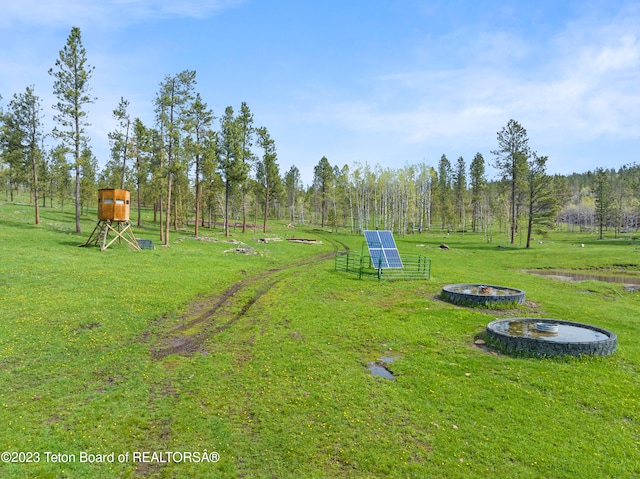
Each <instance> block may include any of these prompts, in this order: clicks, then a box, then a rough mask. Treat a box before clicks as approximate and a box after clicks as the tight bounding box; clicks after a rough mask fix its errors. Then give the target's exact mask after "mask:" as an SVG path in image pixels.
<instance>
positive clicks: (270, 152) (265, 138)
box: [256, 127, 280, 233]
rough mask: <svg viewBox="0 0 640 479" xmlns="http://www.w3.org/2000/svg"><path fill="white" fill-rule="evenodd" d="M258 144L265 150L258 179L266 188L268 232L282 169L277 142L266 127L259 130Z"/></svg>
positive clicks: (265, 200)
mask: <svg viewBox="0 0 640 479" xmlns="http://www.w3.org/2000/svg"><path fill="white" fill-rule="evenodd" d="M256 131H257V133H258V144H259V145H260V147H261V148H262V150H263V152H264V153H263V155H262V161H260V162H259V163H258V173H257V174H256V176H257V178H258V181H259V182H260V183H261V185H262V186H263V188H264V219H263V223H262V232H263V233H266V232H267V218H268V216H269V200H270V199H271V198H272V197H273V196H274V195H275V194H276V193H278V191H279V189H280V169H279V167H278V163H277V160H278V155H277V154H276V144H275V142H274V141H273V138H271V136H270V135H269V132H268V131H267V129H266V128H265V127H260V128H258V129H257V130H256Z"/></svg>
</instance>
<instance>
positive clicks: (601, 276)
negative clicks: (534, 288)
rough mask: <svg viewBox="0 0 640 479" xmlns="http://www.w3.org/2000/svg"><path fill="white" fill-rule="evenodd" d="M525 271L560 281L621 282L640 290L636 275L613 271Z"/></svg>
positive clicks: (638, 279) (630, 287) (639, 280)
mask: <svg viewBox="0 0 640 479" xmlns="http://www.w3.org/2000/svg"><path fill="white" fill-rule="evenodd" d="M525 273H529V274H535V275H537V276H545V277H547V278H553V279H558V280H561V281H571V282H574V283H579V282H581V281H604V282H607V283H616V284H621V285H623V286H626V287H627V288H629V289H633V290H636V291H638V290H640V277H638V276H625V275H621V274H620V275H618V274H613V273H609V274H605V273H589V272H586V271H584V270H561V269H556V270H554V269H528V270H525Z"/></svg>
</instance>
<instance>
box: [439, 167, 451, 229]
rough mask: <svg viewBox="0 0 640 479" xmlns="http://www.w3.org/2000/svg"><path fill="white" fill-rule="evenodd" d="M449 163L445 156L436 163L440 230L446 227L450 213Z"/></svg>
mask: <svg viewBox="0 0 640 479" xmlns="http://www.w3.org/2000/svg"><path fill="white" fill-rule="evenodd" d="M451 176H452V170H451V162H450V161H449V159H448V158H447V156H446V155H442V156H441V157H440V161H439V162H438V207H439V208H440V217H441V218H442V229H444V227H445V226H446V225H447V222H448V219H449V214H450V212H451Z"/></svg>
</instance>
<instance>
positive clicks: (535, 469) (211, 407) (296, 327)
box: [0, 202, 640, 479]
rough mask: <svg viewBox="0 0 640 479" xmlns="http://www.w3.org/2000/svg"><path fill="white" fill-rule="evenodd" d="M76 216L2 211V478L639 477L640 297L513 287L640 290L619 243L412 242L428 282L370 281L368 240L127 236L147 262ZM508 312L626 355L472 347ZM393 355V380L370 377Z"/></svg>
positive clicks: (631, 252) (442, 238) (562, 239)
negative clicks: (580, 332)
mask: <svg viewBox="0 0 640 479" xmlns="http://www.w3.org/2000/svg"><path fill="white" fill-rule="evenodd" d="M68 210H69V211H68V212H65V213H61V212H60V211H59V210H54V209H50V208H44V209H42V210H41V214H42V219H41V223H42V224H41V225H40V226H35V225H34V224H33V208H32V207H30V206H29V205H26V204H18V203H9V202H0V424H1V425H2V427H0V453H2V456H1V458H2V461H1V462H0V477H3V478H4V477H6V478H74V479H75V478H113V477H119V478H147V477H148V478H194V477H207V478H225V479H227V478H229V479H231V478H278V479H294V478H295V479H301V478H303V479H304V478H362V479H364V478H442V479H450V478H465V479H467V478H487V477H494V478H510V479H516V478H532V479H533V478H536V479H537V478H547V479H549V478H557V479H561V478H567V479H568V478H576V479H578V478H579V479H588V478H594V479H601V478H635V477H640V453H639V451H640V344H639V342H640V327H639V324H640V322H639V318H638V316H639V314H640V292H630V291H627V290H625V289H624V288H623V287H622V286H620V285H617V284H612V283H604V282H600V281H586V282H582V283H569V282H563V281H558V280H553V279H549V278H544V277H540V276H534V275H531V274H528V273H526V272H524V271H523V270H526V269H535V268H581V269H600V270H614V271H616V272H618V273H620V272H624V273H625V274H627V275H633V276H640V242H639V241H635V240H634V239H633V238H631V237H630V236H627V237H624V238H620V239H612V238H608V239H605V240H598V239H597V236H596V235H589V234H578V233H574V234H569V233H561V232H551V233H549V235H548V237H546V238H544V239H543V241H542V243H539V242H537V241H536V242H535V244H534V245H533V248H532V249H531V250H526V249H524V248H523V247H521V246H508V245H507V244H506V241H507V240H506V236H495V235H494V241H493V242H492V243H487V242H486V241H484V240H483V238H482V237H481V236H480V235H475V234H471V233H466V234H464V235H463V234H460V233H458V234H451V235H450V236H448V237H447V236H446V234H443V233H441V232H439V231H435V232H430V233H426V234H420V235H408V236H406V237H402V238H396V241H397V243H398V247H399V250H400V253H401V255H402V254H403V253H405V254H416V253H420V254H424V255H426V256H428V257H430V258H431V259H432V272H431V279H430V280H429V281H393V282H391V281H382V282H380V281H378V280H377V279H373V278H365V279H362V280H358V279H357V277H356V276H354V275H350V274H346V273H342V272H337V271H335V270H334V261H333V255H334V253H335V252H336V251H342V250H343V249H344V248H345V247H349V248H350V249H351V251H353V252H357V253H359V252H360V251H361V248H362V240H363V238H362V236H361V235H351V234H348V233H346V232H345V233H340V232H339V233H330V232H329V231H320V230H318V229H314V228H313V227H308V228H304V227H298V228H296V229H295V230H292V229H289V228H287V227H286V226H285V225H284V224H278V223H276V222H274V223H273V224H271V225H270V230H269V232H268V233H267V234H263V233H261V232H260V231H258V232H255V233H254V232H253V231H250V232H248V233H246V234H244V235H243V234H242V233H240V231H239V230H238V231H235V232H232V233H233V234H232V236H231V237H230V238H225V237H224V236H223V234H222V232H221V229H220V228H217V229H212V230H210V229H207V228H203V229H201V237H200V238H195V237H194V236H193V233H192V231H187V230H184V231H178V232H172V234H171V245H170V247H169V248H164V247H161V246H160V242H159V241H158V232H157V227H156V226H154V225H153V224H152V223H151V222H150V221H147V222H146V223H145V225H144V226H143V227H141V228H138V227H135V226H134V231H135V233H136V236H138V237H140V238H146V239H152V240H154V242H155V243H156V247H155V249H153V250H143V251H134V250H133V249H131V248H129V247H128V246H126V245H125V244H122V245H118V244H115V245H113V246H111V247H110V248H109V249H107V250H106V251H104V252H101V251H100V248H99V247H96V246H91V247H86V248H79V247H77V246H78V245H79V244H82V243H84V242H85V241H86V239H87V238H88V237H89V234H90V233H91V231H92V229H93V227H94V226H95V222H96V219H95V216H94V214H92V215H88V216H85V217H83V223H82V224H83V233H82V234H81V235H77V234H75V224H74V218H73V213H72V212H71V208H68ZM291 236H296V237H302V238H312V239H317V240H320V241H322V244H301V243H293V242H289V241H286V240H284V238H287V237H291ZM263 238H267V239H268V241H266V242H262V241H259V240H260V239H263ZM278 239H280V241H278ZM229 240H234V241H240V242H242V243H243V244H244V245H246V246H247V247H249V248H251V249H252V250H253V253H254V254H242V253H236V252H234V251H229V250H233V249H235V248H236V247H238V244H236V243H230V242H229ZM441 242H446V243H447V244H448V245H449V246H450V248H451V249H450V250H448V251H446V250H441V249H440V248H438V245H439V244H440V243H441ZM498 245H503V246H505V247H504V248H498V247H497V246H498ZM582 245H584V247H582ZM449 283H487V284H494V285H503V286H511V287H515V288H519V289H523V290H525V291H526V293H527V303H526V304H525V305H523V306H521V307H518V308H517V309H512V310H503V309H497V310H490V309H483V308H475V309H472V308H465V307H457V306H453V305H451V304H447V303H445V302H443V301H441V300H440V299H439V293H440V290H441V288H442V286H443V285H445V284H449ZM509 316H525V317H548V318H558V319H567V320H573V321H579V322H583V323H590V324H595V325H598V326H601V327H604V328H607V329H610V330H612V331H614V332H615V333H617V335H618V349H617V351H616V352H615V353H614V354H613V355H612V356H609V357H581V358H546V359H542V358H532V357H525V356H511V355H505V354H501V353H498V352H496V351H492V350H490V349H488V348H483V347H479V346H477V345H475V344H474V339H475V338H477V337H479V336H481V335H482V334H483V331H484V328H485V326H486V324H487V323H488V322H490V321H492V320H493V319H495V318H497V317H509ZM383 356H391V357H394V358H395V359H394V361H393V362H392V363H391V364H390V365H389V369H391V370H392V371H393V373H394V375H395V376H396V379H395V380H388V379H384V378H380V377H376V376H373V375H372V374H371V373H370V372H369V370H368V369H367V367H366V366H367V364H368V363H369V362H371V361H375V360H377V359H379V358H381V357H383ZM205 451H206V454H205ZM214 452H215V453H216V454H212V453H214ZM7 453H8V454H7ZM21 453H22V454H21ZM143 453H144V454H143ZM204 457H206V458H207V459H208V460H203V458H204ZM100 461H102V462H100Z"/></svg>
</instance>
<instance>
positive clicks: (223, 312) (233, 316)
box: [134, 238, 349, 477]
mask: <svg viewBox="0 0 640 479" xmlns="http://www.w3.org/2000/svg"><path fill="white" fill-rule="evenodd" d="M327 242H328V243H331V244H332V245H333V249H334V251H333V252H331V253H322V254H319V255H316V256H312V257H307V258H304V259H302V260H300V261H297V262H294V263H291V264H288V265H284V266H282V267H280V268H275V269H271V270H268V271H264V272H262V273H259V274H256V275H253V276H249V277H245V278H243V279H242V280H240V281H238V282H236V283H234V284H232V285H231V286H229V287H228V288H227V289H225V290H224V291H222V292H220V293H218V294H213V295H211V296H208V297H206V298H203V299H200V300H198V301H195V302H194V303H193V304H192V305H191V306H190V307H189V310H188V311H187V312H186V313H185V314H183V315H182V316H181V317H180V318H179V319H178V321H179V322H180V324H178V325H176V326H174V327H172V328H169V330H168V331H165V332H162V333H154V332H153V331H152V330H150V329H147V330H145V331H143V333H142V338H141V341H143V342H150V343H151V345H150V352H151V355H152V357H153V358H154V359H156V360H162V359H163V358H166V357H167V356H169V355H171V354H180V355H185V356H190V355H192V354H194V353H196V352H198V351H200V352H203V353H205V350H204V346H205V343H206V342H207V341H208V340H209V339H210V338H211V337H212V336H213V335H215V334H217V333H220V332H222V331H225V330H227V329H228V328H229V327H231V326H232V325H234V324H235V323H237V322H238V321H239V320H240V319H242V318H243V317H244V316H245V315H246V313H247V312H248V311H249V310H250V309H251V308H252V306H253V305H254V304H255V303H256V302H257V301H258V300H259V299H260V298H261V297H262V296H263V295H264V294H266V293H268V292H269V291H270V290H271V288H273V287H274V286H275V285H276V284H277V283H279V282H280V281H282V280H283V279H285V278H286V277H287V276H289V274H290V270H291V269H295V268H301V267H305V266H309V265H314V264H319V263H321V262H323V261H326V260H329V259H331V258H333V257H334V255H335V253H336V252H337V251H338V250H340V249H345V250H348V249H349V248H348V247H347V246H346V245H345V244H344V243H341V242H339V241H336V240H333V239H329V238H327ZM252 287H255V290H254V291H253V292H252V293H251V294H249V295H247V294H244V295H243V294H242V293H245V292H246V291H247V290H249V289H250V288H252ZM238 307H239V309H238ZM233 311H236V312H235V313H234V312H233ZM166 320H167V318H166V317H165V316H163V317H161V318H158V319H157V320H155V321H153V322H152V324H153V325H154V329H155V328H156V327H159V328H160V329H162V323H163V322H164V321H166ZM194 329H195V330H196V332H192V333H191V334H189V333H188V331H193V330H194ZM170 376H171V375H169V376H167V377H166V378H165V380H164V381H163V383H162V384H157V385H155V386H154V385H152V387H151V390H150V398H149V408H150V409H154V408H155V403H156V402H157V401H159V400H160V399H161V398H166V397H171V398H172V399H173V400H178V399H179V393H177V392H176V388H175V387H174V384H173V382H172V379H171V377H170ZM154 424H155V423H154ZM155 426H156V428H157V429H160V430H161V432H160V433H159V434H158V435H156V437H155V440H154V441H153V442H156V443H159V444H161V445H163V446H167V447H168V444H169V438H170V436H171V421H170V420H169V421H167V420H166V419H161V420H160V419H159V420H158V421H157V424H155ZM147 440H151V438H147ZM148 449H149V448H148V447H146V446H141V448H140V450H148ZM164 467H165V465H164V464H159V465H151V466H149V465H148V464H139V465H138V466H137V467H136V468H135V470H134V475H135V476H137V477H157V476H160V475H162V472H163V471H162V470H163V469H164Z"/></svg>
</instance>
